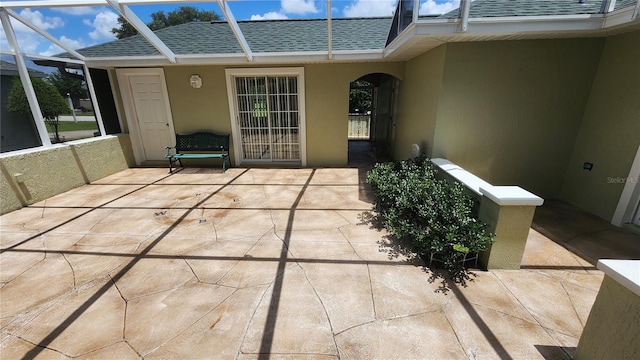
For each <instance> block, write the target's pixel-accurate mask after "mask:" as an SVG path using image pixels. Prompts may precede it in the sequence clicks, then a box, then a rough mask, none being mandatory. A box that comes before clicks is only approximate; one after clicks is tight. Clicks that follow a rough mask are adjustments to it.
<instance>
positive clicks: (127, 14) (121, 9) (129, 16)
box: [107, 0, 176, 63]
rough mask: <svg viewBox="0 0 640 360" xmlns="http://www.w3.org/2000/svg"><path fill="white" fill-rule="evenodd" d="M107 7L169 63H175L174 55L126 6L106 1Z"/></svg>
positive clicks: (113, 1) (110, 0)
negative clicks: (122, 18) (127, 23)
mask: <svg viewBox="0 0 640 360" xmlns="http://www.w3.org/2000/svg"><path fill="white" fill-rule="evenodd" d="M107 2H108V3H109V5H111V7H113V8H114V9H115V10H116V11H117V12H118V13H120V15H122V16H123V17H124V18H125V19H126V20H127V21H128V22H129V24H131V25H132V26H133V27H134V28H136V30H138V32H139V33H140V35H142V36H143V37H144V38H145V39H147V41H148V42H149V43H150V44H151V45H153V47H155V48H156V49H157V50H158V51H160V53H161V54H163V55H164V56H165V57H166V58H167V59H168V60H169V61H170V62H172V63H175V62H176V55H175V54H174V53H173V51H171V49H169V47H167V45H165V43H163V42H162V40H160V38H158V36H157V35H156V34H154V33H153V31H151V29H149V27H148V26H147V25H146V24H145V23H144V22H142V20H140V18H139V17H138V16H137V15H136V14H135V13H134V12H133V11H132V10H131V9H129V7H128V6H126V5H122V4H120V2H119V0H107Z"/></svg>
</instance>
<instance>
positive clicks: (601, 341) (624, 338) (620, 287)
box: [575, 260, 640, 360]
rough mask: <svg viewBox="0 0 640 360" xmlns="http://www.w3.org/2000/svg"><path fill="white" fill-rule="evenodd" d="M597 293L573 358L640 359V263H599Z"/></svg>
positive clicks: (612, 261)
mask: <svg viewBox="0 0 640 360" xmlns="http://www.w3.org/2000/svg"><path fill="white" fill-rule="evenodd" d="M598 269H600V270H602V271H604V273H605V277H604V279H603V280H602V285H601V286H600V291H598V296H597V297H596V301H595V302H594V303H593V307H592V308H591V312H590V313H589V318H588V319H587V323H586V324H585V326H584V330H583V331H582V336H581V337H580V342H579V343H578V349H577V350H576V356H575V359H577V360H581V359H640V341H639V337H640V260H599V261H598Z"/></svg>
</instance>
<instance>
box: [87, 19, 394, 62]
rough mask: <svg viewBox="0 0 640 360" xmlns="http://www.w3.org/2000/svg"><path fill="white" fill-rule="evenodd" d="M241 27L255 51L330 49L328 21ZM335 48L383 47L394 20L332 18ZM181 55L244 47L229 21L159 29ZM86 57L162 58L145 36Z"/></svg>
mask: <svg viewBox="0 0 640 360" xmlns="http://www.w3.org/2000/svg"><path fill="white" fill-rule="evenodd" d="M238 25H239V27H240V29H241V30H242V33H243V34H244V36H245V38H246V40H247V43H248V44H249V46H250V48H251V50H252V51H253V52H254V53H291V52H310V51H327V20H326V19H295V20H291V19H289V20H260V21H239V22H238ZM331 25H332V28H333V31H332V49H333V50H334V51H341V50H381V49H384V46H385V41H386V37H387V34H388V32H389V27H390V26H391V18H390V17H380V18H349V19H333V20H332V23H331ZM155 34H156V35H157V36H158V38H160V40H162V41H163V42H164V43H165V44H166V45H167V47H169V49H171V50H172V51H173V52H174V53H175V54H177V55H199V54H242V48H241V47H240V45H239V44H238V41H237V40H236V38H235V37H234V35H233V32H232V31H231V29H230V27H229V25H228V24H227V23H226V22H225V21H215V22H211V23H208V22H192V23H186V24H182V25H176V26H171V27H168V28H165V29H161V30H157V31H155ZM78 52H79V53H80V54H82V55H84V56H86V57H90V58H91V57H94V58H99V57H120V56H154V55H160V53H159V52H158V50H156V49H155V48H154V47H153V46H152V45H151V44H149V42H147V41H146V40H145V39H144V38H143V37H142V36H140V35H136V36H132V37H128V38H125V39H121V40H115V41H111V42H108V43H104V44H100V45H95V46H91V47H87V48H84V49H80V50H78Z"/></svg>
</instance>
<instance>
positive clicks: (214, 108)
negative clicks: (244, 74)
mask: <svg viewBox="0 0 640 360" xmlns="http://www.w3.org/2000/svg"><path fill="white" fill-rule="evenodd" d="M224 70H225V67H224V66H173V67H166V68H165V69H164V76H165V79H166V81H167V91H168V93H169V94H168V95H169V102H170V104H171V116H172V118H173V126H174V129H175V132H176V133H178V134H187V133H192V132H196V131H213V132H216V133H220V134H231V121H230V119H229V100H228V97H227V85H226V77H225V72H224ZM193 74H198V75H200V77H201V78H202V87H201V88H199V89H194V88H193V87H191V85H190V83H189V78H190V77H191V75H193ZM230 141H231V143H230V149H229V152H230V159H231V162H232V164H233V162H234V160H233V159H234V149H233V137H231V138H230ZM214 161H217V160H214ZM211 162H212V160H191V161H190V162H189V163H190V164H202V165H206V166H211V165H212V163H211ZM217 162H219V161H217ZM185 163H186V162H185Z"/></svg>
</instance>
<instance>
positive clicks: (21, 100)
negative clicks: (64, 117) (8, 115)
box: [7, 77, 70, 142]
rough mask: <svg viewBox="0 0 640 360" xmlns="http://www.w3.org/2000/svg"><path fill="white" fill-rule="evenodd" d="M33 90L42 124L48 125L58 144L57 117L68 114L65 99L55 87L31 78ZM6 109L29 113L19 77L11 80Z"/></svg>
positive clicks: (29, 107)
mask: <svg viewBox="0 0 640 360" xmlns="http://www.w3.org/2000/svg"><path fill="white" fill-rule="evenodd" d="M31 83H32V84H33V90H34V91H35V93H36V98H37V99H38V104H39V105H40V111H42V117H43V118H44V122H45V123H46V124H48V125H49V126H50V127H51V128H52V129H53V131H54V133H55V136H56V142H60V134H58V120H59V118H58V116H60V115H61V114H64V113H67V112H69V110H70V109H69V105H68V104H67V102H66V101H65V99H64V98H63V97H62V95H60V93H58V90H57V89H56V87H55V86H53V85H51V84H49V83H47V82H45V81H44V80H42V79H41V78H34V77H32V78H31ZM7 109H9V111H13V112H20V113H27V114H28V113H31V106H29V101H28V100H27V95H26V94H25V92H24V88H23V87H22V82H21V81H20V78H19V77H15V78H14V79H13V85H12V87H11V90H10V91H9V98H8V100H7Z"/></svg>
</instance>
